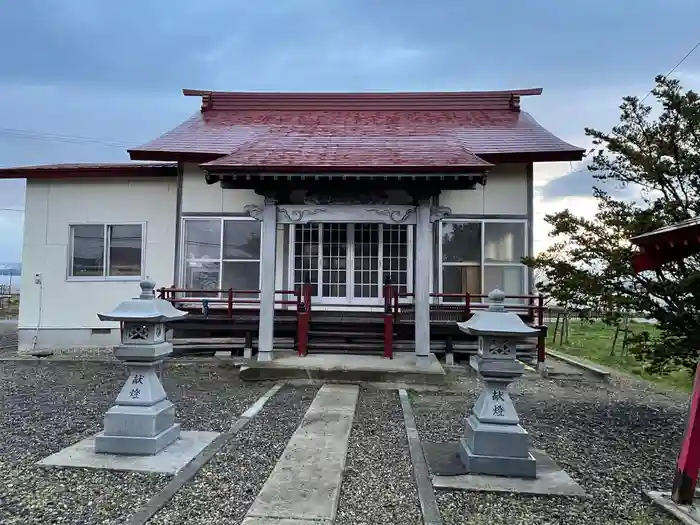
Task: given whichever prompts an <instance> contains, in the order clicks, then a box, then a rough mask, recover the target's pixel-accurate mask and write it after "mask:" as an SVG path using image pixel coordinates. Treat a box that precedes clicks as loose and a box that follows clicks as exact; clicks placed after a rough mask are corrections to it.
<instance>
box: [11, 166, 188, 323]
mask: <svg viewBox="0 0 700 525" xmlns="http://www.w3.org/2000/svg"><path fill="white" fill-rule="evenodd" d="M176 201H177V181H176V179H175V178H174V177H173V178H167V179H166V178H159V179H138V180H124V179H89V180H78V179H72V180H49V181H47V180H30V181H27V190H26V201H25V210H26V211H25V219H24V246H23V251H22V278H21V279H22V280H21V290H22V295H21V301H20V312H19V328H20V329H25V330H29V329H31V330H34V329H36V326H37V323H38V321H39V308H40V306H41V310H42V315H41V327H42V328H45V329H52V328H56V329H63V328H111V327H115V326H117V324H116V323H102V322H101V321H100V320H99V319H98V318H97V312H105V311H109V310H111V309H112V308H114V307H115V306H116V305H117V304H118V303H120V302H121V301H123V300H125V299H129V298H132V297H136V296H137V295H138V292H139V281H138V279H136V280H128V281H115V280H109V281H104V280H102V281H88V282H86V281H68V280H67V265H68V258H69V254H68V246H69V236H70V225H71V224H84V223H91V222H92V223H99V222H143V223H145V232H144V235H145V238H146V245H145V246H146V248H145V249H146V252H145V268H144V274H145V275H146V276H148V277H150V278H151V279H153V280H155V282H156V283H157V285H159V286H162V285H166V286H167V285H168V283H171V282H172V279H173V262H174V257H175V223H176V221H175V213H176ZM37 273H40V274H41V275H42V282H43V285H42V286H41V287H40V286H39V285H37V284H35V282H34V276H35V274H37ZM42 288H43V290H42Z"/></svg>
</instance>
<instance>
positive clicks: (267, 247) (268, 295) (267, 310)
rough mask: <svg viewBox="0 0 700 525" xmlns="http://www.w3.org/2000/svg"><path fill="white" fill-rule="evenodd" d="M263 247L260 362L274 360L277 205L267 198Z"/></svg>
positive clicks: (263, 221)
mask: <svg viewBox="0 0 700 525" xmlns="http://www.w3.org/2000/svg"><path fill="white" fill-rule="evenodd" d="M261 215H262V247H261V255H260V271H261V275H262V278H261V282H260V326H259V329H258V361H271V360H272V357H273V355H272V351H273V348H272V344H273V341H274V330H275V259H276V257H277V253H276V249H277V204H276V202H275V201H274V200H273V199H270V198H265V206H264V207H263V210H262V214H261Z"/></svg>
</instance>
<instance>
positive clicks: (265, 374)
mask: <svg viewBox="0 0 700 525" xmlns="http://www.w3.org/2000/svg"><path fill="white" fill-rule="evenodd" d="M425 362H426V366H418V365H417V364H416V357H415V354H413V353H408V352H407V353H402V354H395V356H394V359H385V358H383V357H380V356H367V355H348V354H336V355H331V354H317V355H307V356H305V357H298V356H288V357H280V358H277V359H275V360H273V361H267V362H261V361H251V362H250V363H249V364H248V365H247V366H244V367H241V372H240V377H241V379H244V380H248V381H267V380H277V379H319V380H324V381H333V382H347V383H357V382H358V381H370V382H373V381H376V382H386V381H389V382H397V383H414V384H415V383H417V384H443V383H444V382H445V370H444V369H443V368H442V366H441V365H440V362H439V361H438V360H437V358H436V357H435V355H434V354H429V355H428V356H426V358H425Z"/></svg>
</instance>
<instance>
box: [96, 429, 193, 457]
mask: <svg viewBox="0 0 700 525" xmlns="http://www.w3.org/2000/svg"><path fill="white" fill-rule="evenodd" d="M179 436H180V424H179V423H175V424H173V425H172V426H170V427H169V428H166V429H165V430H163V431H162V432H161V433H160V434H157V435H155V436H150V437H142V436H139V437H131V436H106V435H105V434H104V432H100V433H99V434H97V435H96V436H95V452H96V453H97V454H117V455H120V456H154V455H156V454H158V452H160V451H161V450H163V449H164V448H165V447H167V446H168V445H171V444H173V443H174V442H175V441H176V440H177V438H178V437H179Z"/></svg>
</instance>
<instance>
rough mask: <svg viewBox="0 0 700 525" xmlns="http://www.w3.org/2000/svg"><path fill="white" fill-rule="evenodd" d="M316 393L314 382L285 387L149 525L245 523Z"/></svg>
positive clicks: (316, 388) (230, 524)
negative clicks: (305, 385)
mask: <svg viewBox="0 0 700 525" xmlns="http://www.w3.org/2000/svg"><path fill="white" fill-rule="evenodd" d="M316 392H318V387H315V386H307V387H299V388H293V387H289V386H286V387H284V388H282V389H281V390H280V391H279V392H278V393H277V394H276V395H275V396H274V397H273V398H272V399H271V400H270V401H268V402H267V404H266V405H265V407H264V408H263V409H262V411H261V412H260V413H259V414H258V415H257V416H255V418H254V419H253V420H252V421H251V422H250V423H248V425H246V427H245V428H244V429H243V430H242V431H240V432H239V433H238V434H236V436H234V437H233V438H232V439H231V441H229V442H228V443H227V444H226V445H225V446H224V447H223V448H222V449H221V450H220V451H219V453H218V454H217V455H216V456H214V458H213V459H212V460H211V461H210V462H209V463H207V464H206V465H205V466H204V467H203V468H202V470H200V471H199V472H198V473H197V475H196V476H195V478H194V479H192V480H191V481H190V482H189V483H187V485H185V486H184V487H182V488H181V489H180V491H179V492H178V493H177V494H175V496H174V497H173V499H172V500H170V502H169V503H168V504H167V505H166V506H165V507H164V508H163V509H161V510H160V511H159V512H158V513H157V514H156V515H155V516H154V517H153V519H152V520H151V521H149V522H148V523H149V525H169V524H174V523H187V524H188V525H198V524H202V525H213V524H219V523H226V524H227V525H235V524H239V523H241V522H242V521H243V518H244V517H245V514H246V513H247V512H248V508H249V507H250V505H251V504H252V503H253V501H254V500H255V498H256V497H257V495H258V492H260V489H261V488H262V486H263V484H264V483H265V481H266V480H267V477H268V476H269V475H270V473H271V472H272V469H273V468H274V466H275V464H276V463H277V460H278V459H279V458H280V456H281V455H282V452H283V451H284V448H285V447H286V446H287V442H288V441H289V438H291V436H292V434H293V433H294V432H295V431H296V429H297V428H298V426H299V423H300V422H301V419H302V418H303V417H304V414H305V413H306V411H307V410H308V408H309V406H310V405H311V402H312V401H313V398H314V396H315V395H316Z"/></svg>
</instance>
